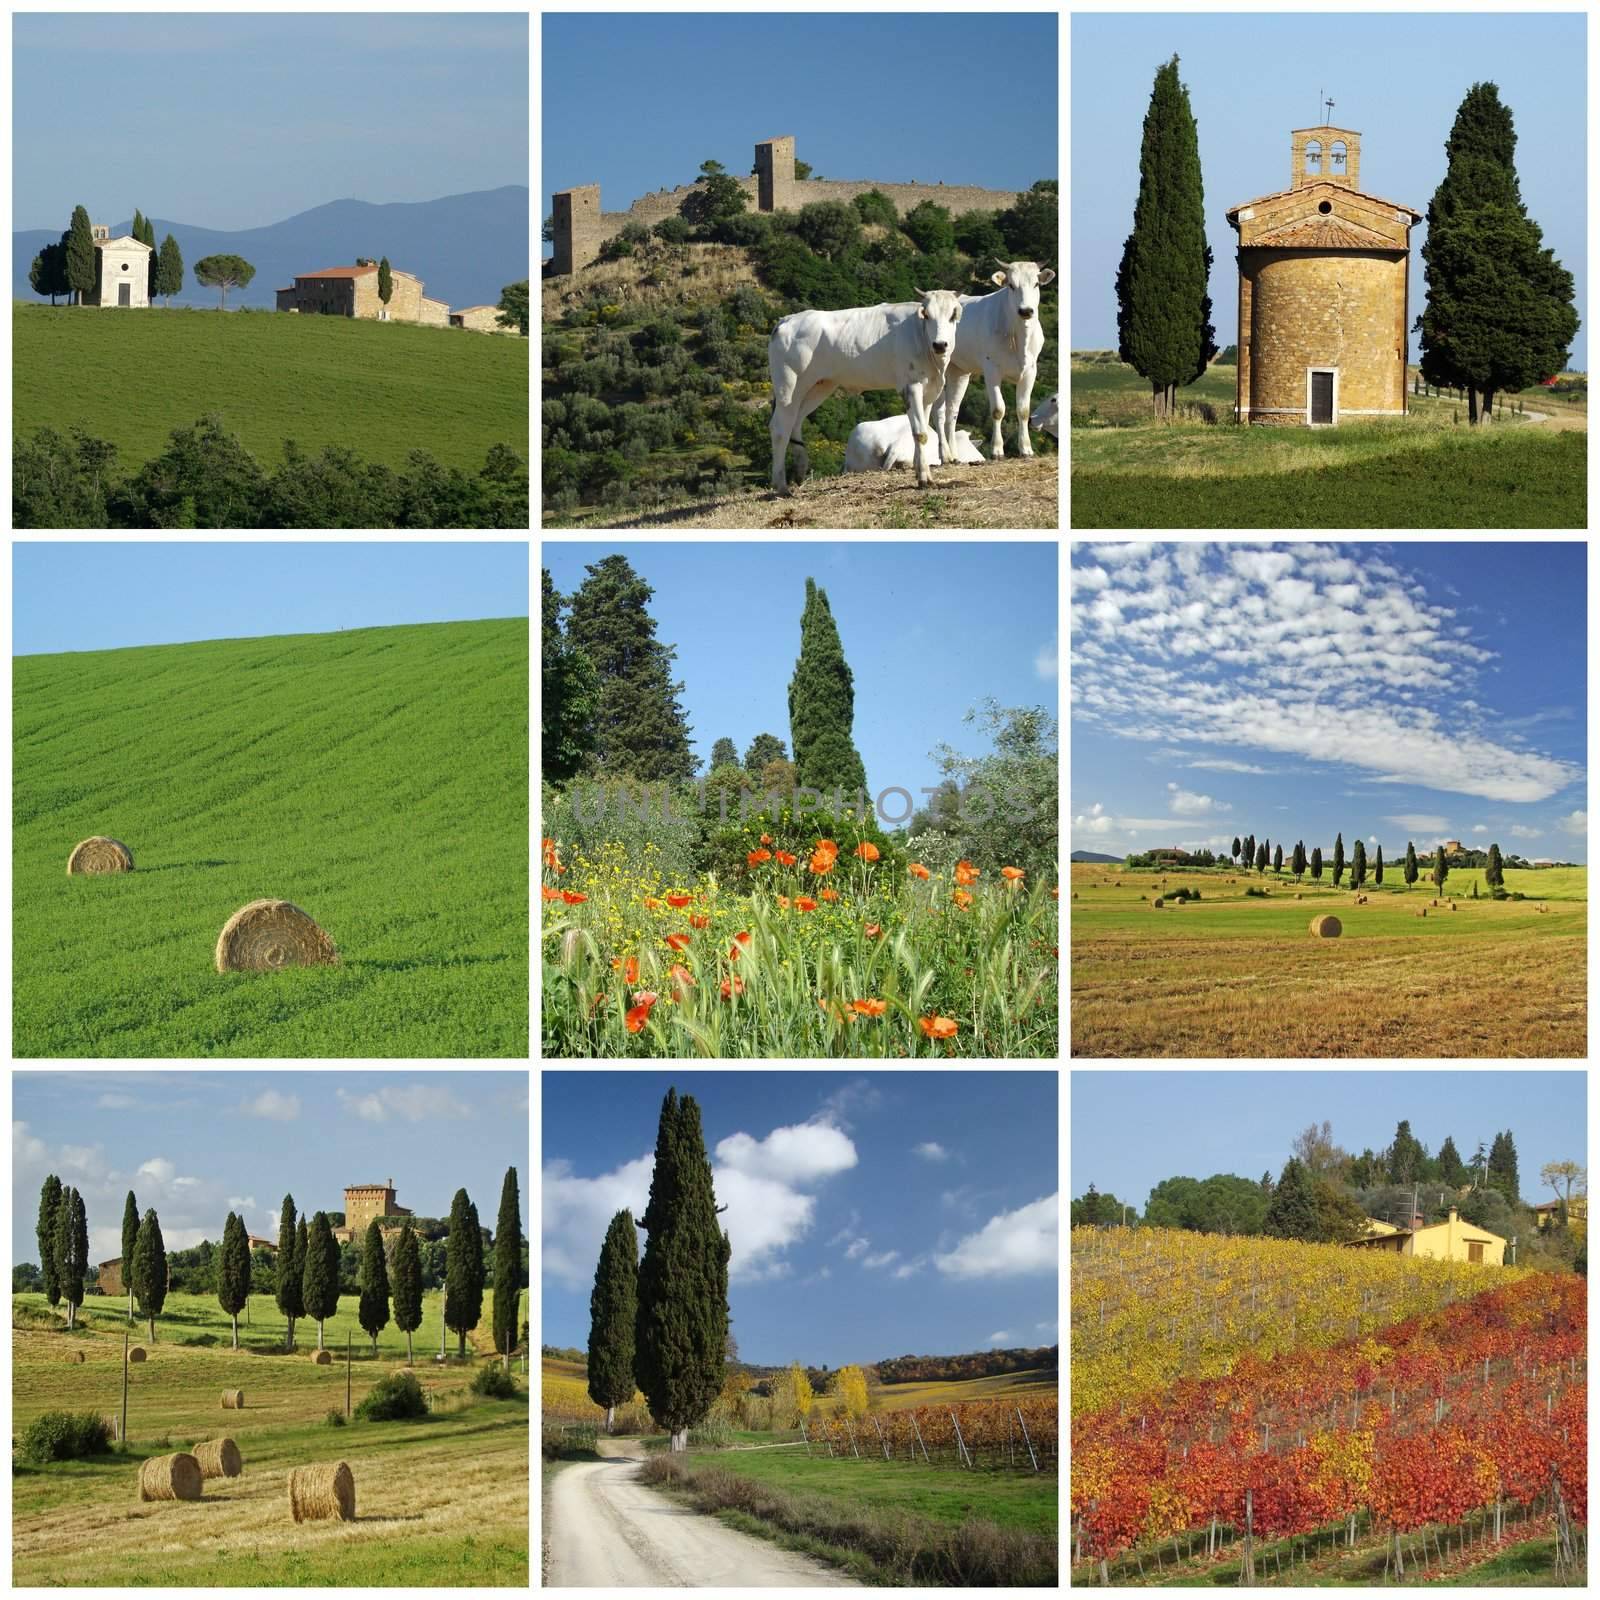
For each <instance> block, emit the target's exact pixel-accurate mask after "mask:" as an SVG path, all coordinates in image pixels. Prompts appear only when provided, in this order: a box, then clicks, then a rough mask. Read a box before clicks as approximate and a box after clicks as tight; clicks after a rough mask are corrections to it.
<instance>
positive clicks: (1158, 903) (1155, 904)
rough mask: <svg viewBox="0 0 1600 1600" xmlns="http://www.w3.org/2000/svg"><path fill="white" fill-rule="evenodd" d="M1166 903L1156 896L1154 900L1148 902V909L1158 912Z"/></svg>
mask: <svg viewBox="0 0 1600 1600" xmlns="http://www.w3.org/2000/svg"><path fill="white" fill-rule="evenodd" d="M1166 903H1167V902H1166V901H1165V900H1163V899H1162V898H1161V896H1160V895H1157V896H1156V898H1155V899H1154V900H1152V901H1151V902H1150V909H1151V910H1152V911H1159V910H1160V909H1161V908H1162V907H1163V906H1164V905H1165V904H1166Z"/></svg>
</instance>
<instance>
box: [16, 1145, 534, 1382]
mask: <svg viewBox="0 0 1600 1600" xmlns="http://www.w3.org/2000/svg"><path fill="white" fill-rule="evenodd" d="M333 1215H334V1216H337V1217H339V1221H340V1224H341V1225H342V1222H343V1217H342V1214H341V1213H334V1214H333ZM334 1226H335V1223H334V1222H333V1220H331V1218H330V1214H329V1213H328V1212H325V1211H319V1212H317V1213H316V1214H315V1216H311V1215H309V1214H301V1215H299V1216H298V1218H297V1216H296V1212H295V1204H294V1196H293V1195H285V1196H284V1198H283V1209H282V1211H281V1213H280V1216H279V1224H278V1248H277V1253H276V1255H275V1256H272V1255H269V1254H268V1252H267V1251H266V1250H265V1249H262V1248H258V1249H257V1250H256V1251H255V1252H254V1253H252V1251H251V1248H250V1236H249V1233H248V1230H247V1229H246V1227H245V1223H244V1219H243V1218H242V1217H240V1216H237V1215H235V1214H234V1213H233V1212H232V1211H230V1212H229V1213H228V1217H227V1221H226V1222H225V1223H224V1224H223V1228H222V1243H221V1245H220V1247H217V1248H215V1249H213V1247H212V1246H211V1245H210V1243H209V1242H208V1241H205V1240H202V1241H201V1243H200V1245H198V1246H196V1247H194V1248H193V1249H192V1250H189V1251H184V1252H176V1253H174V1255H172V1256H169V1255H168V1253H167V1249H166V1245H165V1242H164V1240H163V1238H162V1234H161V1222H160V1218H159V1217H158V1216H157V1214H156V1212H155V1211H154V1210H147V1211H146V1212H145V1213H144V1216H143V1218H142V1219H141V1217H140V1215H139V1207H138V1201H137V1200H136V1199H135V1197H134V1192H133V1190H131V1189H130V1190H129V1191H128V1195H127V1199H126V1202H125V1203H124V1206H123V1212H122V1257H121V1264H122V1276H123V1280H124V1282H125V1284H126V1286H127V1290H128V1320H129V1321H130V1322H131V1321H132V1320H133V1312H134V1301H135V1300H137V1301H138V1304H139V1314H140V1315H141V1316H143V1317H145V1318H146V1319H147V1320H148V1323H149V1336H150V1341H151V1343H152V1344H153V1343H154V1342H155V1338H156V1318H157V1317H159V1316H160V1315H161V1312H162V1309H163V1307H164V1306H165V1304H166V1299H167V1295H168V1294H169V1293H172V1292H178V1293H208V1292H214V1293H215V1294H216V1297H217V1301H218V1304H220V1305H221V1307H222V1309H223V1311H225V1312H226V1313H227V1314H228V1315H229V1317H231V1319H232V1322H233V1347H234V1349H236V1350H237V1349H238V1347H239V1313H240V1312H241V1311H245V1310H246V1309H247V1307H248V1305H249V1299H250V1295H251V1294H252V1292H254V1293H257V1294H271V1295H272V1296H273V1298H274V1300H275V1301H276V1302H277V1306H278V1309H279V1310H280V1311H281V1312H282V1313H283V1315H284V1317H285V1319H286V1320H285V1330H284V1349H285V1350H293V1349H294V1347H295V1341H294V1334H295V1323H296V1322H297V1321H298V1320H299V1319H300V1318H301V1317H310V1318H312V1319H313V1320H314V1321H315V1322H316V1324H317V1348H318V1349H319V1350H320V1349H322V1347H323V1331H324V1324H325V1322H326V1319H327V1318H328V1317H331V1316H332V1315H333V1314H334V1313H335V1312H336V1311H338V1309H339V1297H340V1295H341V1294H350V1293H354V1294H356V1295H358V1296H359V1301H358V1308H357V1320H358V1321H359V1322H360V1324H361V1327H362V1329H363V1330H364V1331H365V1332H366V1334H367V1335H368V1337H369V1338H370V1339H371V1340H372V1349H373V1353H374V1354H376V1353H377V1348H378V1335H379V1334H380V1333H381V1332H382V1331H383V1329H384V1328H386V1327H387V1326H388V1325H389V1321H390V1303H391V1300H392V1302H393V1308H394V1324H395V1326H396V1327H397V1328H398V1329H399V1330H400V1331H401V1332H402V1333H404V1334H405V1336H406V1359H407V1361H408V1362H409V1361H410V1359H411V1354H412V1351H411V1335H412V1334H413V1333H414V1332H415V1331H416V1329H417V1328H418V1327H419V1326H421V1323H422V1295H423V1291H424V1290H425V1289H427V1288H430V1287H436V1286H437V1284H438V1283H442V1285H443V1287H444V1291H445V1300H444V1325H445V1327H446V1328H448V1329H449V1330H450V1331H451V1332H453V1333H454V1334H456V1336H457V1338H458V1341H459V1354H461V1355H465V1354H466V1340H467V1335H468V1334H469V1333H470V1332H472V1330H473V1329H475V1328H476V1327H477V1326H478V1322H479V1320H480V1319H481V1317H482V1314H483V1291H484V1289H485V1288H487V1287H490V1286H492V1287H493V1289H494V1302H493V1328H494V1341H495V1348H496V1350H497V1351H501V1352H505V1351H507V1350H508V1349H509V1347H510V1345H512V1344H514V1343H515V1342H516V1340H517V1329H518V1322H517V1310H518V1297H519V1294H520V1292H521V1290H522V1288H523V1287H525V1286H526V1283H527V1281H528V1254H527V1245H526V1242H525V1240H524V1239H523V1236H522V1223H521V1212H520V1209H519V1200H518V1187H517V1172H516V1168H515V1167H508V1168H507V1169H506V1174H505V1178H504V1180H503V1182H502V1184H501V1189H500V1211H499V1215H498V1216H497V1218H496V1219H495V1232H494V1235H493V1237H492V1240H491V1237H490V1235H489V1232H488V1230H487V1229H486V1228H484V1227H482V1225H481V1224H480V1223H479V1221H478V1209H477V1207H476V1206H475V1205H474V1204H473V1203H472V1201H471V1200H470V1199H469V1198H468V1196H467V1191H466V1190H465V1189H458V1190H456V1193H455V1197H454V1199H453V1200H452V1202H451V1205H450V1220H449V1225H448V1229H447V1231H446V1233H445V1236H444V1238H443V1239H442V1240H440V1241H437V1242H436V1248H437V1249H438V1250H439V1252H440V1253H441V1256H442V1260H441V1261H440V1267H441V1268H442V1271H441V1272H440V1275H439V1276H438V1278H437V1279H436V1280H435V1281H434V1282H430V1281H429V1275H428V1274H427V1273H426V1272H425V1271H424V1266H423V1262H424V1251H425V1249H426V1248H427V1247H426V1246H425V1245H424V1243H423V1241H422V1240H421V1239H420V1238H419V1232H418V1229H417V1228H416V1227H414V1226H413V1222H412V1219H411V1218H409V1217H407V1218H403V1219H401V1226H400V1228H399V1229H398V1231H397V1232H392V1233H391V1234H390V1235H389V1237H388V1238H385V1236H384V1233H383V1230H382V1228H381V1227H380V1226H379V1220H378V1219H377V1218H373V1220H372V1221H371V1222H370V1223H369V1224H368V1225H367V1230H366V1233H365V1235H364V1237H363V1239H362V1242H361V1246H360V1258H359V1266H358V1268H357V1270H356V1273H355V1277H354V1281H353V1282H351V1281H350V1280H349V1279H348V1278H347V1277H346V1276H345V1274H344V1272H343V1271H342V1270H341V1265H342V1252H341V1244H340V1241H339V1240H336V1239H335V1238H334V1236H333V1228H334ZM35 1236H36V1238H37V1240H38V1244H39V1265H38V1266H37V1267H33V1266H32V1265H31V1263H24V1264H22V1265H21V1266H19V1267H17V1268H14V1269H13V1273H12V1292H13V1293H17V1292H20V1291H26V1290H31V1289H42V1290H43V1292H44V1296H45V1301H46V1303H47V1304H48V1305H49V1306H51V1307H52V1308H54V1307H55V1306H57V1305H58V1304H60V1303H61V1302H62V1301H65V1302H66V1306H67V1326H68V1327H69V1328H70V1327H73V1326H74V1325H75V1324H76V1319H77V1309H78V1307H79V1306H81V1305H82V1304H83V1301H84V1296H85V1294H86V1293H87V1292H91V1290H92V1292H95V1293H100V1292H102V1291H101V1290H100V1288H99V1286H98V1284H96V1283H95V1282H94V1280H95V1279H96V1278H97V1277H98V1269H97V1268H94V1267H92V1266H91V1263H90V1262H89V1259H88V1257H89V1234H88V1219H87V1216H86V1214H85V1210H84V1203H83V1197H82V1195H81V1194H80V1193H79V1192H78V1191H77V1190H76V1189H73V1188H70V1187H66V1186H64V1185H63V1184H62V1182H61V1180H60V1178H59V1177H57V1176H56V1174H54V1173H51V1174H50V1175H49V1176H48V1177H47V1178H46V1179H45V1181H44V1185H43V1187H42V1189H41V1190H40V1194H39V1215H38V1222H37V1225H36V1233H35ZM343 1250H344V1251H349V1252H351V1255H352V1256H353V1255H354V1254H355V1249H354V1247H353V1246H352V1245H351V1244H350V1243H348V1242H346V1243H344V1245H343ZM486 1250H487V1252H488V1253H486ZM180 1256H186V1257H188V1258H189V1260H190V1261H191V1262H192V1263H193V1264H192V1266H190V1268H189V1275H188V1276H184V1275H183V1274H181V1273H180V1272H179V1271H175V1270H173V1263H174V1262H176V1261H177V1260H178V1259H179V1257H180ZM19 1274H22V1277H21V1279H20V1280H19ZM30 1279H31V1281H30Z"/></svg>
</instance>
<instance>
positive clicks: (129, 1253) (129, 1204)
mask: <svg viewBox="0 0 1600 1600" xmlns="http://www.w3.org/2000/svg"><path fill="white" fill-rule="evenodd" d="M138 1243H139V1202H138V1201H137V1200H135V1199H134V1197H133V1190H132V1189H130V1190H129V1191H128V1198H127V1199H126V1200H124V1201H123V1202H122V1271H123V1274H124V1276H125V1278H126V1280H127V1284H128V1321H129V1322H132V1321H133V1271H132V1269H133V1252H134V1248H135V1247H136V1246H137V1245H138Z"/></svg>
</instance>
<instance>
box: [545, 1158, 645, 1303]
mask: <svg viewBox="0 0 1600 1600" xmlns="http://www.w3.org/2000/svg"><path fill="white" fill-rule="evenodd" d="M655 1164H656V1158H655V1156H654V1154H653V1153H652V1154H650V1155H643V1156H640V1157H639V1158H638V1159H637V1160H635V1161H627V1162H624V1163H623V1164H622V1165H621V1166H620V1167H616V1168H614V1169H613V1170H612V1171H610V1172H606V1173H602V1174H601V1175H600V1176H599V1177H597V1178H579V1177H576V1176H574V1175H573V1171H572V1166H571V1164H570V1163H569V1162H566V1161H551V1162H547V1163H546V1165H545V1168H544V1171H543V1173H542V1174H541V1179H540V1183H541V1189H542V1195H543V1198H542V1201H541V1206H540V1209H541V1213H542V1217H541V1230H542V1235H543V1259H544V1270H545V1271H546V1272H547V1273H549V1274H550V1275H551V1276H552V1277H554V1278H557V1279H559V1280H560V1281H561V1282H562V1283H564V1284H566V1285H567V1286H568V1288H572V1289H576V1288H580V1287H582V1286H583V1285H585V1284H592V1283H593V1282H594V1268H595V1263H596V1262H597V1261H598V1260H599V1259H600V1246H601V1245H602V1244H603V1243H604V1241H605V1236H606V1229H607V1228H609V1227H610V1226H611V1219H612V1218H613V1217H614V1216H615V1215H616V1214H617V1213H618V1212H619V1211H622V1210H624V1209H626V1210H628V1211H631V1212H632V1213H633V1215H634V1218H635V1219H637V1218H639V1217H640V1216H642V1215H643V1214H644V1208H645V1206H646V1205H647V1204H648V1203H649V1199H650V1174H651V1173H652V1172H654V1170H655Z"/></svg>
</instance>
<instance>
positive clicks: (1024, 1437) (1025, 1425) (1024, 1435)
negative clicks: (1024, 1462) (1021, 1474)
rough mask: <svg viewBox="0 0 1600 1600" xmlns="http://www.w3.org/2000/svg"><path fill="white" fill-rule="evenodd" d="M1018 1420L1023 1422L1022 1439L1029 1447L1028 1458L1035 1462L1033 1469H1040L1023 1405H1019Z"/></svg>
mask: <svg viewBox="0 0 1600 1600" xmlns="http://www.w3.org/2000/svg"><path fill="white" fill-rule="evenodd" d="M1017 1421H1018V1422H1020V1423H1021V1424H1022V1440H1023V1443H1024V1444H1026V1445H1027V1447H1028V1459H1029V1460H1030V1461H1031V1462H1032V1463H1033V1470H1034V1471H1035V1472H1037V1471H1038V1470H1039V1458H1038V1456H1036V1455H1035V1454H1034V1453H1033V1440H1032V1439H1030V1438H1029V1437H1028V1423H1027V1419H1026V1418H1025V1417H1024V1416H1023V1415H1022V1407H1021V1406H1018V1407H1017Z"/></svg>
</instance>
